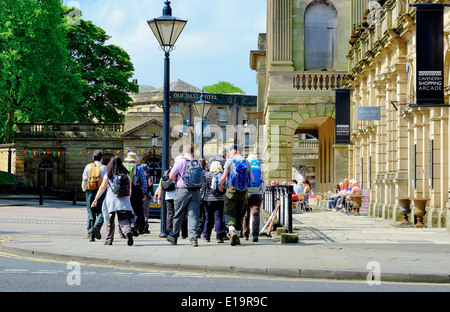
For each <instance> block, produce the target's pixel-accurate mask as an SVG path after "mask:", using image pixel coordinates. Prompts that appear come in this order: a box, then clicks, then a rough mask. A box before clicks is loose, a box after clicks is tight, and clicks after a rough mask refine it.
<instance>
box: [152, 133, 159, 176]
mask: <svg viewBox="0 0 450 312" xmlns="http://www.w3.org/2000/svg"><path fill="white" fill-rule="evenodd" d="M157 146H158V136H157V135H156V134H155V133H153V135H152V147H153V183H155V184H156V177H157V174H156V164H155V162H156V147H157Z"/></svg>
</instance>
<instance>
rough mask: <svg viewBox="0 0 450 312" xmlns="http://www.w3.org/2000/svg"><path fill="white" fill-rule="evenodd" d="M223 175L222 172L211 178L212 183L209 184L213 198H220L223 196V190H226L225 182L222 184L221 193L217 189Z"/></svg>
mask: <svg viewBox="0 0 450 312" xmlns="http://www.w3.org/2000/svg"><path fill="white" fill-rule="evenodd" d="M222 175H223V173H222V172H217V173H215V174H213V176H212V182H211V194H213V195H214V196H220V195H223V194H225V190H226V188H227V182H225V183H224V184H223V191H221V190H220V189H219V181H220V179H221V178H222Z"/></svg>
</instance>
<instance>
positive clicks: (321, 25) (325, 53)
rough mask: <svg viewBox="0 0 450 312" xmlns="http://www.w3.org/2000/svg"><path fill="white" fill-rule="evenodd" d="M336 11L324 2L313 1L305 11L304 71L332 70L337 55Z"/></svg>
mask: <svg viewBox="0 0 450 312" xmlns="http://www.w3.org/2000/svg"><path fill="white" fill-rule="evenodd" d="M337 15H338V14H337V11H336V9H335V8H334V6H333V5H332V4H331V3H330V2H328V1H326V0H315V1H313V2H312V3H311V4H310V5H309V6H308V7H307V8H306V11H305V69H306V70H312V71H313V70H333V69H334V67H335V62H336V54H337V47H336V46H337V25H338V23H337Z"/></svg>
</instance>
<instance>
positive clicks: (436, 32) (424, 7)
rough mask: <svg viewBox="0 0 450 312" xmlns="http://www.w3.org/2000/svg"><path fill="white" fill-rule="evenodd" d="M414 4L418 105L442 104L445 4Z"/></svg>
mask: <svg viewBox="0 0 450 312" xmlns="http://www.w3.org/2000/svg"><path fill="white" fill-rule="evenodd" d="M410 6H414V7H416V94H417V105H423V104H428V105H443V104H444V14H443V13H444V5H443V4H436V3H414V4H410Z"/></svg>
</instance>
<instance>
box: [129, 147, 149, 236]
mask: <svg viewBox="0 0 450 312" xmlns="http://www.w3.org/2000/svg"><path fill="white" fill-rule="evenodd" d="M124 161H125V162H124V166H125V168H127V170H128V172H129V173H130V177H131V187H132V192H131V198H130V200H131V207H133V211H134V214H135V218H134V220H132V222H131V224H132V226H131V230H132V231H133V235H134V236H139V234H144V229H145V217H144V210H143V209H142V204H143V202H144V201H145V198H146V196H148V195H147V188H148V184H147V177H146V176H145V172H144V169H142V167H141V166H139V165H138V157H137V155H136V153H134V152H129V153H128V154H127V157H126V158H125V159H124Z"/></svg>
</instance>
